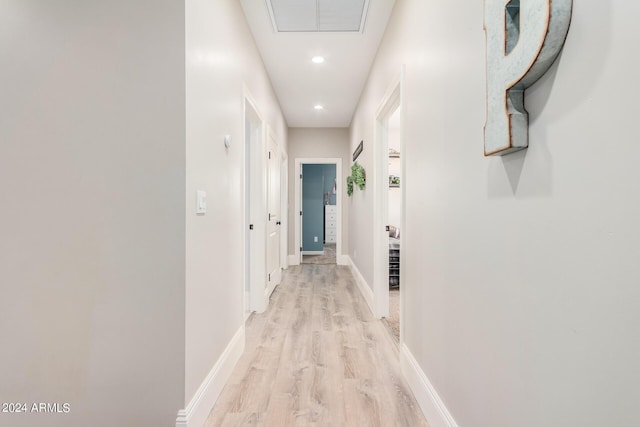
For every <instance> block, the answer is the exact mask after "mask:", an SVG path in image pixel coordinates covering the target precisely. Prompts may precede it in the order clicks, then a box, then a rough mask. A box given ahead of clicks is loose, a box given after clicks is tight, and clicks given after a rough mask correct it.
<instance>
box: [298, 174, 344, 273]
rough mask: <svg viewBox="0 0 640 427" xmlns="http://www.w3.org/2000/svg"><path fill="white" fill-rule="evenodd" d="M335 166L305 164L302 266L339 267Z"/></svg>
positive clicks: (303, 179) (303, 178)
mask: <svg viewBox="0 0 640 427" xmlns="http://www.w3.org/2000/svg"><path fill="white" fill-rule="evenodd" d="M336 193H337V181H336V165H335V164H303V165H302V195H301V197H302V220H301V221H302V230H301V233H302V263H303V264H336V242H337V236H336V232H337V227H336V226H337V223H336V218H337V206H336Z"/></svg>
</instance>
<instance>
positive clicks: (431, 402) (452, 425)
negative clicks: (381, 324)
mask: <svg viewBox="0 0 640 427" xmlns="http://www.w3.org/2000/svg"><path fill="white" fill-rule="evenodd" d="M400 369H401V370H402V373H403V374H404V377H405V378H406V380H407V382H408V383H409V387H411V390H412V391H413V395H414V396H415V398H416V400H417V401H418V404H419V405H420V409H422V412H423V413H424V416H425V418H426V419H427V422H428V423H429V425H430V426H431V427H458V424H456V421H455V420H454V419H453V416H452V415H451V413H450V412H449V410H448V409H447V407H446V406H445V404H444V402H443V401H442V399H441V398H440V396H439V395H438V392H437V391H436V389H435V388H434V387H433V384H431V381H429V378H427V376H426V375H425V373H424V371H423V370H422V369H421V368H420V365H419V364H418V361H417V360H416V359H415V357H413V354H411V351H410V350H409V348H408V347H407V345H406V344H405V343H401V344H400Z"/></svg>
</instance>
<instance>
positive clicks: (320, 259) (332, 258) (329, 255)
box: [302, 243, 336, 264]
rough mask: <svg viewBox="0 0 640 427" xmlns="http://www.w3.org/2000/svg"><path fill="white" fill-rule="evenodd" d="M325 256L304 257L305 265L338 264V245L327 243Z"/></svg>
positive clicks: (324, 248)
mask: <svg viewBox="0 0 640 427" xmlns="http://www.w3.org/2000/svg"><path fill="white" fill-rule="evenodd" d="M323 250H324V255H303V256H302V263H303V264H336V244H335V243H325V244H324V247H323Z"/></svg>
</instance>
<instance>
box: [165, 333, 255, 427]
mask: <svg viewBox="0 0 640 427" xmlns="http://www.w3.org/2000/svg"><path fill="white" fill-rule="evenodd" d="M244 343H245V331H244V324H243V325H242V326H241V327H240V329H238V331H237V332H236V333H235V335H234V336H233V338H231V341H230V342H229V345H227V348H225V349H224V351H223V352H222V355H221V356H220V358H219V359H218V361H217V362H216V364H215V365H213V369H211V372H209V375H207V378H205V380H204V381H203V382H202V384H200V387H199V388H198V391H196V394H195V395H194V396H193V398H192V399H191V401H190V402H189V405H187V407H186V408H185V409H181V410H179V411H178V417H177V418H176V427H196V426H197V427H201V426H202V425H203V424H204V423H205V421H206V420H207V417H208V416H209V413H210V412H211V408H213V405H215V403H216V400H218V397H219V396H220V393H221V392H222V389H223V387H224V385H225V384H226V382H227V381H228V380H229V377H230V376H231V373H232V372H233V368H234V367H235V366H236V363H237V362H238V360H239V359H240V356H242V352H243V351H244Z"/></svg>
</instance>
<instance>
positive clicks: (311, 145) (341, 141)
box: [288, 128, 351, 255]
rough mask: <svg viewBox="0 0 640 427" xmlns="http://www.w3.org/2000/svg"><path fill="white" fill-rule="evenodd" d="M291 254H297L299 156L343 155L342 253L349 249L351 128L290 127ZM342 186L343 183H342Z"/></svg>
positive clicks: (336, 156) (324, 156)
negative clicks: (297, 173) (297, 161)
mask: <svg viewBox="0 0 640 427" xmlns="http://www.w3.org/2000/svg"><path fill="white" fill-rule="evenodd" d="M288 141H289V151H288V154H289V213H288V214H289V233H288V234H289V255H293V254H294V252H295V248H296V246H298V247H299V245H300V242H297V243H296V242H295V213H296V212H295V206H294V203H295V185H294V183H295V179H299V178H296V177H295V174H296V170H295V161H296V159H297V158H341V159H342V180H343V181H344V182H343V183H342V188H343V190H344V191H343V192H342V200H341V201H340V203H341V206H342V221H343V224H342V252H343V253H347V251H348V248H349V246H348V244H349V243H348V242H349V238H348V234H349V230H348V227H347V226H346V225H347V222H346V218H348V215H349V210H348V209H349V208H348V202H347V199H348V197H347V188H346V179H347V176H349V175H351V155H350V154H349V130H348V129H347V128H289V139H288ZM338 185H341V183H338Z"/></svg>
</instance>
